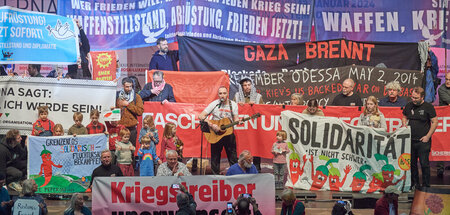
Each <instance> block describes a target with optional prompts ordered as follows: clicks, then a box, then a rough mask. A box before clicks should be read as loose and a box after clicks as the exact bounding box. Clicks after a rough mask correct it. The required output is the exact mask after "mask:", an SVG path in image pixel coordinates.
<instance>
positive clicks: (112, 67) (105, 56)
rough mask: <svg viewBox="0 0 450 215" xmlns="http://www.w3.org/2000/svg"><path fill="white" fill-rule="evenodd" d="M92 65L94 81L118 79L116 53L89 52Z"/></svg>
mask: <svg viewBox="0 0 450 215" xmlns="http://www.w3.org/2000/svg"><path fill="white" fill-rule="evenodd" d="M89 53H90V55H91V63H92V80H103V81H112V80H114V79H116V70H117V65H116V53H115V52H114V51H101V52H94V51H91V52H89Z"/></svg>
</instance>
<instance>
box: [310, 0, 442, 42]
mask: <svg viewBox="0 0 450 215" xmlns="http://www.w3.org/2000/svg"><path fill="white" fill-rule="evenodd" d="M399 3H400V2H398V1H391V0H368V1H324V0H318V1H316V4H315V8H314V9H315V11H314V13H315V14H314V17H315V19H314V20H315V22H314V24H315V31H316V35H317V39H318V40H329V39H338V38H347V39H350V40H361V41H391V42H417V41H421V40H425V41H427V42H428V43H429V44H430V45H431V46H441V47H444V46H446V45H447V46H448V44H450V39H449V37H448V28H449V27H450V22H449V21H448V19H449V18H450V15H449V6H448V1H445V0H444V1H422V0H411V1H408V2H407V3H406V2H402V3H401V6H400V7H399ZM446 33H447V34H446Z"/></svg>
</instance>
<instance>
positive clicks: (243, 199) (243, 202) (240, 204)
mask: <svg viewBox="0 0 450 215" xmlns="http://www.w3.org/2000/svg"><path fill="white" fill-rule="evenodd" d="M250 205H252V208H253V214H254V215H262V214H261V211H259V209H258V204H257V203H256V199H255V198H253V197H252V196H251V195H250V194H241V195H240V196H239V197H238V199H236V202H234V203H233V207H232V211H230V210H227V212H228V214H233V215H251V214H252V213H251V210H250ZM230 212H232V213H230Z"/></svg>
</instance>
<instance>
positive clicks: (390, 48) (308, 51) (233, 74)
mask: <svg viewBox="0 0 450 215" xmlns="http://www.w3.org/2000/svg"><path fill="white" fill-rule="evenodd" d="M178 39H179V50H180V67H181V70H184V71H213V70H222V71H225V72H227V73H228V74H229V75H230V85H231V90H230V91H231V96H234V92H236V90H237V84H238V83H239V80H240V79H241V78H242V77H244V76H247V77H251V78H252V79H253V80H254V81H255V85H256V88H257V89H258V90H259V91H260V93H261V94H262V96H263V99H264V101H265V102H266V103H270V104H276V103H284V102H285V101H289V98H290V95H291V94H292V93H295V92H299V93H303V94H304V99H305V101H306V100H308V99H312V98H316V99H319V100H320V101H321V105H326V104H329V103H331V101H332V99H333V98H334V96H335V95H337V94H338V93H340V92H341V91H342V85H341V84H342V81H343V80H344V79H346V78H352V79H354V80H355V81H356V82H357V86H356V91H357V92H358V93H360V94H361V97H363V98H365V97H368V96H369V95H375V96H377V97H381V96H383V91H384V85H385V84H386V83H388V82H390V81H393V80H397V81H399V82H400V83H401V85H402V87H404V88H405V89H410V88H412V87H414V86H419V85H420V83H421V79H422V78H421V75H420V73H419V72H418V70H420V59H419V51H418V44H417V43H380V42H357V41H350V40H344V39H342V40H329V41H318V42H308V43H294V44H292V43H291V44H249V43H234V42H233V43H231V42H222V41H216V40H206V39H196V38H192V37H179V38H178ZM348 65H364V66H366V67H360V66H356V67H351V66H348ZM345 66H347V67H345ZM336 67H342V68H336ZM386 67H387V68H389V69H387V68H386ZM410 70H415V71H410ZM408 95H409V94H408Z"/></svg>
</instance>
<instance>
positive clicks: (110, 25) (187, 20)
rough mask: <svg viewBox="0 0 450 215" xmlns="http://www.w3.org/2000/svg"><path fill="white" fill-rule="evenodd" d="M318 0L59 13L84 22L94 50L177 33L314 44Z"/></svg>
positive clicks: (96, 5)
mask: <svg viewBox="0 0 450 215" xmlns="http://www.w3.org/2000/svg"><path fill="white" fill-rule="evenodd" d="M311 2H312V0H301V1H299V0H285V1H282V2H279V1H275V0H269V1H264V2H260V1H219V0H214V1H204V0H190V1H188V0H173V1H168V0H164V1H163V0H156V1H150V0H123V1H120V3H118V2H116V1H113V0H106V1H101V2H99V1H95V0H86V1H79V0H73V1H58V14H60V15H62V16H67V17H71V18H76V19H79V20H80V21H81V23H82V25H83V27H84V30H85V32H86V35H87V37H88V39H89V41H90V44H91V49H92V50H117V49H130V48H138V47H146V46H154V45H156V40H157V39H158V38H159V37H164V38H166V39H167V40H168V42H169V43H170V42H174V41H175V37H176V35H184V36H192V37H199V38H211V39H219V40H225V41H242V42H262V41H265V42H267V43H287V42H302V41H308V40H309V39H308V33H309V31H310V26H311V23H312V22H311V21H312V20H311V18H312V15H311V13H312V7H311Z"/></svg>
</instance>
